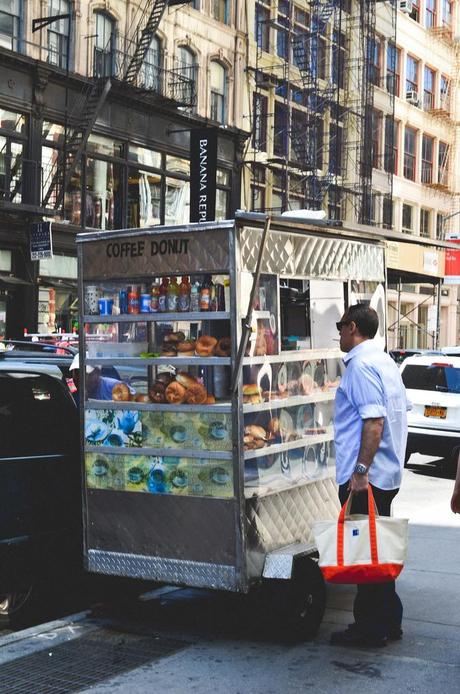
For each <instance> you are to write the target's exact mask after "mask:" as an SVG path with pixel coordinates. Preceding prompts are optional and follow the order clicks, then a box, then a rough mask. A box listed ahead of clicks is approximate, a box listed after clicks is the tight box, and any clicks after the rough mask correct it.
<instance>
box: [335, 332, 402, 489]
mask: <svg viewBox="0 0 460 694" xmlns="http://www.w3.org/2000/svg"><path fill="white" fill-rule="evenodd" d="M344 362H345V365H346V367H347V368H346V369H345V373H344V375H343V376H342V380H341V382H340V385H339V387H338V389H337V393H336V396H335V414H334V432H335V452H336V479H337V483H338V484H343V483H344V482H347V481H348V480H349V479H350V477H351V475H352V474H353V469H354V467H355V465H356V462H357V459H358V453H359V449H360V446H361V432H362V428H363V420H364V419H371V418H374V417H384V418H385V423H384V427H383V433H382V440H381V442H380V446H379V448H378V451H377V453H376V454H375V457H374V460H373V462H372V465H371V466H370V468H369V481H370V482H371V483H372V484H373V485H374V486H375V487H379V488H380V489H397V488H398V487H399V486H400V484H401V476H402V471H403V468H404V454H405V450H406V442H407V410H408V409H409V408H410V406H409V404H408V402H407V398H406V390H405V388H404V384H403V382H402V380H401V375H400V373H399V369H398V367H397V365H396V363H395V362H394V361H393V359H392V358H391V357H390V356H389V355H388V354H386V353H385V352H383V351H382V350H381V349H380V348H379V347H377V346H376V345H375V343H374V342H373V340H365V341H364V342H361V343H360V344H359V345H357V346H356V347H353V349H352V350H350V352H348V354H346V355H345V357H344Z"/></svg>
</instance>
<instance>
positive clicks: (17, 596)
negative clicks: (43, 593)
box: [0, 586, 33, 627]
mask: <svg viewBox="0 0 460 694" xmlns="http://www.w3.org/2000/svg"><path fill="white" fill-rule="evenodd" d="M32 591H33V586H29V587H28V588H25V589H24V590H20V591H19V590H18V591H15V592H13V591H12V592H10V593H2V594H0V625H1V626H11V627H13V626H16V625H18V626H20V625H22V623H23V620H26V621H27V619H28V617H29V613H30V610H31V603H32V600H31V594H32Z"/></svg>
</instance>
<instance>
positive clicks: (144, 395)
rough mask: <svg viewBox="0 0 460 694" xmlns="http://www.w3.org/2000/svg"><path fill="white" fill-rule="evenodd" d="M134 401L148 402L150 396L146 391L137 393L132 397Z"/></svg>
mask: <svg viewBox="0 0 460 694" xmlns="http://www.w3.org/2000/svg"><path fill="white" fill-rule="evenodd" d="M134 401H135V402H150V398H149V396H148V395H147V393H139V394H138V395H136V396H135V397H134Z"/></svg>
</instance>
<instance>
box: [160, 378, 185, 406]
mask: <svg viewBox="0 0 460 694" xmlns="http://www.w3.org/2000/svg"><path fill="white" fill-rule="evenodd" d="M186 392H187V391H186V390H185V388H184V386H182V385H181V384H180V383H178V382H177V381H171V383H170V384H169V386H167V388H166V391H165V397H166V400H167V401H168V402H169V403H171V405H180V404H181V403H182V402H184V399H185V393H186Z"/></svg>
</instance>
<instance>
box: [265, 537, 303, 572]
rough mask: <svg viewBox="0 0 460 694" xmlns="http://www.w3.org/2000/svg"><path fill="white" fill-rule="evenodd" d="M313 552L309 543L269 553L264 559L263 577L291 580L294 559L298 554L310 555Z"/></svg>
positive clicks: (301, 543)
mask: <svg viewBox="0 0 460 694" xmlns="http://www.w3.org/2000/svg"><path fill="white" fill-rule="evenodd" d="M314 550H315V546H314V545H312V544H311V543H306V542H296V543H294V544H293V545H288V546H287V547H282V548H281V549H277V550H275V551H274V552H270V553H269V554H267V556H266V557H265V564H264V570H263V577H264V578H281V579H285V580H287V579H289V578H291V575H292V563H293V559H294V557H296V556H298V555H299V554H302V555H305V554H311V553H312V552H313V551H314Z"/></svg>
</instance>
